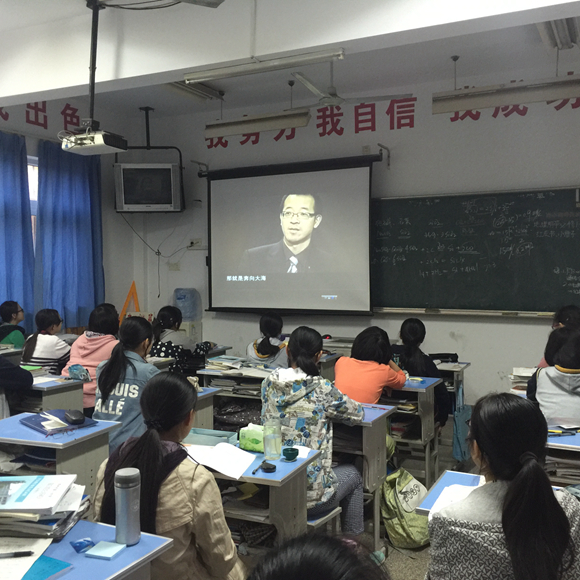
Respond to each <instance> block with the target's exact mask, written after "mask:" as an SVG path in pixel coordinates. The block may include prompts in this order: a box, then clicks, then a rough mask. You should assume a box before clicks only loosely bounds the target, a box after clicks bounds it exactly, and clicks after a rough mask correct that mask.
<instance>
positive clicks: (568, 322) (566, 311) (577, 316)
mask: <svg viewBox="0 0 580 580" xmlns="http://www.w3.org/2000/svg"><path fill="white" fill-rule="evenodd" d="M552 324H553V325H556V324H562V325H563V326H566V327H568V328H573V329H575V330H580V308H579V307H578V306H576V305H575V304H568V305H567V306H562V308H559V309H558V310H556V312H555V313H554V319H553V321H552Z"/></svg>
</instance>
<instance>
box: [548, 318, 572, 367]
mask: <svg viewBox="0 0 580 580" xmlns="http://www.w3.org/2000/svg"><path fill="white" fill-rule="evenodd" d="M577 332H578V331H576V330H574V329H573V328H571V327H569V326H560V327H559V328H555V329H554V330H552V332H550V336H548V342H547V343H546V348H545V349H544V359H545V361H546V362H547V363H548V366H551V367H553V366H554V365H555V364H556V362H555V357H556V354H557V353H558V352H559V350H560V349H561V348H562V347H563V346H564V345H565V344H566V343H567V342H568V340H569V339H570V337H571V336H572V335H573V334H575V333H577ZM566 368H568V367H566Z"/></svg>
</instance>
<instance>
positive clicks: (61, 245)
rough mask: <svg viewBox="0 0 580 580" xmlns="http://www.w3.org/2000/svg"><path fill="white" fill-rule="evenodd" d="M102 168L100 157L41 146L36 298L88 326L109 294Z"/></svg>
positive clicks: (39, 303)
mask: <svg viewBox="0 0 580 580" xmlns="http://www.w3.org/2000/svg"><path fill="white" fill-rule="evenodd" d="M100 168H101V163H100V157H99V156H98V155H89V156H86V157H85V156H82V155H77V154H74V153H68V152H65V151H62V149H61V148H60V146H59V145H58V144H55V143H51V142H49V141H41V142H40V144H39V148H38V213H37V220H38V222H37V226H36V230H37V231H36V263H35V287H34V290H35V293H34V296H35V301H36V307H37V310H38V309H40V308H55V309H56V310H58V311H59V313H60V315H61V317H62V318H63V319H64V321H65V325H66V326H69V327H73V326H86V325H87V322H88V319H89V314H90V312H91V310H92V309H93V308H94V307H95V306H96V305H97V304H99V303H101V302H103V301H104V298H105V277H104V273H103V239H102V228H101V183H100V173H101V170H100ZM63 326H64V325H63Z"/></svg>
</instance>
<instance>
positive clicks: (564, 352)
mask: <svg viewBox="0 0 580 580" xmlns="http://www.w3.org/2000/svg"><path fill="white" fill-rule="evenodd" d="M565 328H568V327H565ZM556 330H564V329H563V328H561V329H556ZM556 330H554V332H556ZM554 364H555V365H558V366H559V367H562V368H565V369H580V332H579V331H573V332H572V333H571V334H570V336H569V337H568V340H567V341H566V342H565V343H564V344H563V345H562V346H561V347H560V349H559V350H558V351H557V352H556V354H554Z"/></svg>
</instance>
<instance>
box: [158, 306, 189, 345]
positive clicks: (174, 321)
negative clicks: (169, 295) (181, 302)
mask: <svg viewBox="0 0 580 580" xmlns="http://www.w3.org/2000/svg"><path fill="white" fill-rule="evenodd" d="M182 320H183V315H182V314H181V310H179V308H177V306H164V307H163V308H161V310H159V312H158V314H157V318H156V319H155V320H154V321H153V336H154V341H155V342H159V339H160V338H161V334H162V332H163V331H164V330H168V329H170V328H173V327H174V326H175V325H177V328H179V325H180V324H181V321H182Z"/></svg>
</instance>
